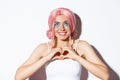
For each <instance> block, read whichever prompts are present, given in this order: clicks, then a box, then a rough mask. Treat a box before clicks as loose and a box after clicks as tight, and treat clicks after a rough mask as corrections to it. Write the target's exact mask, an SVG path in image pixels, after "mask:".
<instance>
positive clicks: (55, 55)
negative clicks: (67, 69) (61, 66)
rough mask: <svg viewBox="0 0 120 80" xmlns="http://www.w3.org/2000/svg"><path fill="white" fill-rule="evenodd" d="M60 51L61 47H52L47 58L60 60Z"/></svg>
mask: <svg viewBox="0 0 120 80" xmlns="http://www.w3.org/2000/svg"><path fill="white" fill-rule="evenodd" d="M61 53H62V50H61V48H52V49H51V51H50V52H49V53H48V56H47V57H48V58H49V60H60V59H62V55H61Z"/></svg>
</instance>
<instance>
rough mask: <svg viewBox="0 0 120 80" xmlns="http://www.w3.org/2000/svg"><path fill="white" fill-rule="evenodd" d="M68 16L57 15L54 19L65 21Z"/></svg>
mask: <svg viewBox="0 0 120 80" xmlns="http://www.w3.org/2000/svg"><path fill="white" fill-rule="evenodd" d="M67 20H68V18H67V17H66V16H65V15H59V16H57V17H56V18H55V21H58V22H63V21H67Z"/></svg>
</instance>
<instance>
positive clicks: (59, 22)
mask: <svg viewBox="0 0 120 80" xmlns="http://www.w3.org/2000/svg"><path fill="white" fill-rule="evenodd" d="M57 22H59V21H55V22H54V23H57ZM64 22H68V21H67V20H66V21H64ZM59 23H60V22H59Z"/></svg>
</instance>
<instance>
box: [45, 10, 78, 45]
mask: <svg viewBox="0 0 120 80" xmlns="http://www.w3.org/2000/svg"><path fill="white" fill-rule="evenodd" d="M58 15H65V16H66V17H67V18H68V22H69V25H70V30H71V35H70V37H75V36H76V33H77V30H76V27H75V26H76V18H75V15H74V13H73V12H72V11H71V10H69V9H67V8H57V9H55V10H53V11H52V12H51V13H50V15H49V19H48V25H49V30H48V31H47V37H48V38H49V39H51V40H52V45H51V47H53V46H54V44H55V35H54V21H55V18H56V17H57V16H58Z"/></svg>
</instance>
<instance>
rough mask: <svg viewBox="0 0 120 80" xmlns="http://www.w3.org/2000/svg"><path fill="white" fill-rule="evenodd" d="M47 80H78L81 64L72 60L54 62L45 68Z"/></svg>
mask: <svg viewBox="0 0 120 80" xmlns="http://www.w3.org/2000/svg"><path fill="white" fill-rule="evenodd" d="M45 70H46V77H47V80H80V76H81V70H82V67H81V64H80V63H78V62H77V61H74V60H72V59H64V60H54V61H51V62H50V63H48V64H47V65H46V67H45Z"/></svg>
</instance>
